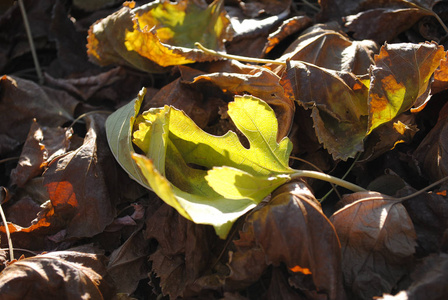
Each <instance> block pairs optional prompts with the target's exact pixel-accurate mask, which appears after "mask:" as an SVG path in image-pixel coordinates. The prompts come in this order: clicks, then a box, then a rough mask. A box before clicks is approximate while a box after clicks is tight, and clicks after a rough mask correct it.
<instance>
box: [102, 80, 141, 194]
mask: <svg viewBox="0 0 448 300" xmlns="http://www.w3.org/2000/svg"><path fill="white" fill-rule="evenodd" d="M145 94H146V89H145V88H143V89H142V90H141V91H140V92H139V93H138V97H137V98H136V99H134V100H133V101H131V102H129V103H128V104H127V105H125V106H123V107H121V108H120V109H118V110H117V111H115V112H114V113H113V114H111V115H110V116H109V117H108V118H107V120H106V136H107V141H108V143H109V148H110V149H111V151H112V154H113V155H114V156H115V159H116V160H117V161H118V163H119V164H120V165H121V167H122V168H123V169H124V170H125V171H126V172H127V173H128V174H129V176H130V177H131V178H132V179H134V180H135V181H137V182H138V183H140V184H141V185H143V186H145V187H146V186H147V185H146V180H145V179H144V177H143V176H142V174H141V172H140V170H139V168H138V166H137V165H136V164H135V162H134V160H133V159H132V153H133V152H134V147H133V146H132V140H131V137H132V128H133V126H134V122H135V118H136V116H137V114H138V112H139V111H140V106H141V104H142V101H143V98H144V97H145Z"/></svg>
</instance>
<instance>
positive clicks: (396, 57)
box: [368, 42, 445, 133]
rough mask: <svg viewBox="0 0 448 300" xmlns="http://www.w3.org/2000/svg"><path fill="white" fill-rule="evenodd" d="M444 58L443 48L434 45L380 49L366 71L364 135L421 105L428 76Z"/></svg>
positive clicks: (428, 89) (394, 46)
mask: <svg viewBox="0 0 448 300" xmlns="http://www.w3.org/2000/svg"><path fill="white" fill-rule="evenodd" d="M444 58H445V52H444V50H443V47H442V46H438V45H437V44H436V43H434V42H433V43H424V44H411V43H407V44H405V43H403V44H386V45H385V46H383V47H381V51H380V53H379V54H378V55H377V56H375V65H374V66H372V68H371V70H370V79H371V85H370V90H369V130H368V132H369V133H370V132H372V130H373V129H375V128H376V127H378V126H380V125H381V124H384V123H386V122H389V121H390V120H392V119H393V118H395V117H396V116H397V115H399V114H401V113H402V112H404V111H406V110H408V109H410V108H411V107H412V106H421V105H424V103H425V102H426V101H427V98H428V95H429V91H430V88H429V85H430V83H431V80H432V75H433V73H434V71H435V70H436V69H437V68H438V67H439V65H440V61H441V60H442V59H444ZM419 99H420V101H418V100H419Z"/></svg>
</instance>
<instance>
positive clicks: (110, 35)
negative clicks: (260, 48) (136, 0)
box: [88, 0, 232, 72]
mask: <svg viewBox="0 0 448 300" xmlns="http://www.w3.org/2000/svg"><path fill="white" fill-rule="evenodd" d="M229 25H230V22H229V20H228V19H227V17H226V13H225V11H224V10H223V1H222V0H216V1H214V2H213V3H211V4H210V5H207V3H206V2H205V1H187V0H181V1H178V2H177V3H173V2H170V1H154V2H151V3H148V4H145V5H143V6H140V7H136V8H132V9H131V8H130V7H128V6H125V7H123V9H122V10H120V11H118V12H116V13H114V14H112V15H110V16H108V17H107V18H105V19H103V20H100V21H98V22H97V23H95V24H94V25H93V26H92V27H91V28H90V30H89V38H88V40H89V44H88V49H89V51H88V54H89V57H90V58H91V59H92V60H93V61H94V62H96V63H98V64H100V65H107V64H111V63H119V64H123V65H130V66H132V67H134V68H139V69H141V70H145V71H149V72H160V71H163V68H161V67H167V66H173V65H179V64H187V63H193V62H196V61H210V60H213V59H214V58H213V57H211V56H208V55H207V54H205V53H204V52H202V51H200V50H198V49H195V47H194V43H195V42H200V43H201V44H203V45H204V46H206V47H208V48H211V49H215V50H220V51H223V50H225V49H224V42H225V40H230V39H231V38H232V34H231V30H230V26H229Z"/></svg>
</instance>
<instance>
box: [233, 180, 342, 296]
mask: <svg viewBox="0 0 448 300" xmlns="http://www.w3.org/2000/svg"><path fill="white" fill-rule="evenodd" d="M285 228H288V230H285ZM244 230H245V231H247V232H251V231H253V236H254V240H255V241H256V242H255V243H256V245H259V247H260V248H261V249H262V250H263V252H264V253H265V255H266V257H265V260H266V262H267V263H269V264H273V265H279V264H280V263H284V264H285V265H286V267H287V268H288V269H290V270H291V271H292V272H297V273H302V274H304V275H306V276H311V278H312V282H313V284H314V288H315V291H317V293H318V294H319V295H322V296H323V295H325V296H326V297H327V299H345V292H344V289H343V286H342V276H341V274H342V270H341V260H340V259H341V256H340V244H339V240H338V237H337V235H336V232H335V230H334V227H333V225H332V224H331V223H330V221H329V220H328V219H327V218H326V217H325V215H324V214H323V213H322V209H321V207H320V205H319V203H318V202H317V201H316V199H315V198H314V196H313V195H312V194H311V192H310V190H309V189H308V187H307V186H306V185H305V184H304V183H303V182H292V183H289V184H288V185H283V186H282V187H280V188H279V189H277V190H276V191H275V192H274V193H273V195H272V199H271V200H270V201H269V203H268V204H267V205H266V206H264V207H262V208H261V209H259V210H257V211H255V212H253V213H252V214H251V215H249V217H248V219H247V220H246V224H245V229H244ZM255 253H256V252H255ZM252 255H253V254H252ZM231 266H232V265H231ZM305 270H306V271H305ZM303 288H304V286H302V287H301V289H303ZM307 288H308V287H307ZM305 289H306V288H305ZM323 297H324V296H323Z"/></svg>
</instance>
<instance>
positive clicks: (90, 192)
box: [43, 115, 118, 238]
mask: <svg viewBox="0 0 448 300" xmlns="http://www.w3.org/2000/svg"><path fill="white" fill-rule="evenodd" d="M104 120H105V119H104V116H102V115H98V116H96V117H95V116H94V117H88V122H89V123H88V131H87V134H86V137H85V138H84V143H83V145H82V146H81V147H79V148H78V149H76V150H74V151H71V152H68V153H67V154H65V155H62V156H59V157H57V158H56V159H54V160H53V161H52V162H51V163H50V164H49V166H48V169H47V170H46V171H45V173H44V175H43V177H44V184H45V186H46V187H47V190H48V194H49V196H50V199H51V203H52V206H53V207H54V210H55V214H58V213H59V212H60V213H64V214H66V221H67V223H68V225H67V227H66V229H67V238H69V237H77V238H81V237H91V236H94V235H95V234H98V233H100V232H102V231H103V230H104V228H105V227H106V226H107V225H108V224H110V223H111V222H112V221H113V219H114V217H115V204H116V203H117V198H118V194H117V193H115V192H113V188H114V185H115V183H113V184H112V183H111V182H110V181H112V180H113V179H114V178H113V174H114V171H113V169H114V168H115V165H114V163H113V160H112V161H111V160H110V159H111V158H112V156H111V155H110V152H109V149H108V147H107V143H106V139H105V138H106V137H105V135H104V130H105V129H104Z"/></svg>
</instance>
